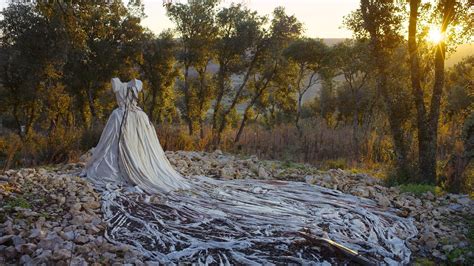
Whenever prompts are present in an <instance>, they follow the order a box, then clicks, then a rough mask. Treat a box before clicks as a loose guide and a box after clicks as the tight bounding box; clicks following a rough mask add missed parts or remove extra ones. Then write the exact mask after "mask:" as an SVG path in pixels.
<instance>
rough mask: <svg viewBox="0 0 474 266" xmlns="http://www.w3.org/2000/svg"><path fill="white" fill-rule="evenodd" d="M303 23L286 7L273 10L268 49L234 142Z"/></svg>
mask: <svg viewBox="0 0 474 266" xmlns="http://www.w3.org/2000/svg"><path fill="white" fill-rule="evenodd" d="M301 33H302V24H301V23H300V22H299V21H298V19H297V18H296V17H295V16H293V15H291V16H290V15H287V14H286V13H285V9H284V8H282V7H277V8H275V10H274V11H273V18H272V21H271V25H270V31H269V36H268V39H267V40H266V42H267V45H266V49H264V50H263V52H264V56H263V57H262V58H263V60H262V61H261V62H258V64H257V72H255V73H253V75H252V78H253V80H252V82H251V83H250V84H249V85H250V86H249V88H248V92H249V97H248V98H249V100H248V103H247V106H246V107H245V111H244V115H243V118H242V120H241V122H240V126H239V130H238V132H237V134H236V136H235V139H234V142H238V141H239V139H240V136H241V135H242V132H243V129H244V127H245V125H246V123H247V122H248V120H249V118H250V114H251V112H252V109H253V108H254V106H255V104H257V103H258V101H259V99H260V97H262V96H264V95H265V93H267V92H268V90H269V89H270V88H271V87H272V81H273V79H274V78H275V77H276V75H278V74H282V73H283V72H280V70H282V69H283V68H282V66H283V65H284V64H282V61H283V60H284V57H283V51H284V49H286V48H287V47H288V46H289V45H290V43H291V42H293V41H295V40H296V39H297V38H299V37H300V35H301Z"/></svg>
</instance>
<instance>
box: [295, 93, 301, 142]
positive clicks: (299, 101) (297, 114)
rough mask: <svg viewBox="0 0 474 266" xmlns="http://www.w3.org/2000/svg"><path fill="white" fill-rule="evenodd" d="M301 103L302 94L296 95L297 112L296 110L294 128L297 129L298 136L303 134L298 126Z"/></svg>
mask: <svg viewBox="0 0 474 266" xmlns="http://www.w3.org/2000/svg"><path fill="white" fill-rule="evenodd" d="M302 101H303V94H302V93H298V110H296V119H295V126H296V128H297V129H298V132H299V134H300V135H301V134H302V133H303V132H302V131H301V127H300V124H299V121H300V116H301V109H302V106H301V105H302Z"/></svg>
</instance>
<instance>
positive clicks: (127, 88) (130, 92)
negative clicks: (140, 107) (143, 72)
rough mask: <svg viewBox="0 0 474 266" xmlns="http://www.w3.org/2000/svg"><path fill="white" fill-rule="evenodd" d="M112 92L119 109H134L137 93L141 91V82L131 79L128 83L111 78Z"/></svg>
mask: <svg viewBox="0 0 474 266" xmlns="http://www.w3.org/2000/svg"><path fill="white" fill-rule="evenodd" d="M111 82H112V91H113V92H114V93H115V98H116V100H117V104H118V105H119V107H136V106H137V99H138V93H139V92H140V91H141V90H142V86H143V85H142V84H143V83H142V81H141V80H138V79H132V80H130V81H129V82H122V81H121V80H120V79H119V78H117V77H115V78H112V81H111Z"/></svg>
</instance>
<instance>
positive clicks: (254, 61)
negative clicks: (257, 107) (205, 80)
mask: <svg viewBox="0 0 474 266" xmlns="http://www.w3.org/2000/svg"><path fill="white" fill-rule="evenodd" d="M221 14H223V13H221ZM266 21H267V20H266V18H265V17H260V16H257V13H255V12H252V13H248V12H246V15H245V19H244V20H242V21H241V22H242V24H240V22H239V25H240V26H239V28H240V30H239V32H240V34H241V35H242V36H241V37H242V38H246V39H247V40H246V42H245V43H243V44H246V45H244V46H243V47H245V46H246V47H245V50H244V52H243V54H242V55H241V56H240V60H241V62H240V64H241V66H240V67H241V69H239V70H238V71H237V74H240V75H242V76H243V77H242V79H241V80H240V81H239V82H238V83H237V84H236V85H235V86H234V87H233V88H231V89H230V91H229V95H228V97H227V98H228V101H229V102H230V103H229V104H228V105H227V106H223V107H224V108H222V115H221V118H220V119H219V122H220V123H219V126H218V128H217V136H216V140H215V142H216V145H218V144H219V143H220V142H221V138H222V132H224V130H225V129H226V127H227V126H228V124H229V120H230V116H231V115H232V114H233V113H235V112H236V107H237V105H238V104H240V103H242V102H243V101H244V100H245V99H246V91H247V89H248V86H247V85H248V83H249V80H250V77H251V76H252V75H253V74H254V73H255V72H256V71H257V66H258V65H259V64H260V62H261V61H262V60H264V57H265V53H266V50H267V49H268V43H269V42H268V32H267V31H266V30H265V29H264V28H263V25H264V24H265V23H266ZM241 37H239V38H241ZM228 41H230V40H229V39H228ZM235 41H239V40H238V39H235ZM220 42H222V40H221V41H220ZM218 54H219V53H218ZM217 114H218V113H217Z"/></svg>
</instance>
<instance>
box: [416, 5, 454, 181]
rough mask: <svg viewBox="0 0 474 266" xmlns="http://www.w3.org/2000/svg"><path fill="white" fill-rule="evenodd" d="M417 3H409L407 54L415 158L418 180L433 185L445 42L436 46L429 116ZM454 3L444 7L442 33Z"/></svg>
mask: <svg viewBox="0 0 474 266" xmlns="http://www.w3.org/2000/svg"><path fill="white" fill-rule="evenodd" d="M419 4H420V0H412V1H410V20H409V25H408V51H409V53H410V70H411V83H412V92H413V95H414V98H415V105H416V110H417V124H418V154H419V165H418V167H419V179H420V181H422V182H427V183H435V182H436V153H437V149H438V143H437V138H438V124H439V123H438V121H439V109H440V103H441V96H442V93H443V86H444V59H445V54H446V45H445V42H444V40H441V42H440V43H439V44H438V45H436V53H435V74H434V80H435V81H434V85H433V93H432V96H431V104H430V108H429V110H430V113H429V114H427V111H426V107H425V103H424V95H423V89H422V87H421V77H420V75H421V71H420V63H419V57H418V45H417V42H416V37H417V22H418V8H419ZM454 4H455V1H454V0H448V1H446V2H445V3H444V10H443V22H442V25H441V33H442V34H444V33H445V32H446V28H447V26H448V25H449V23H450V22H451V20H452V17H453V16H454Z"/></svg>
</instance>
